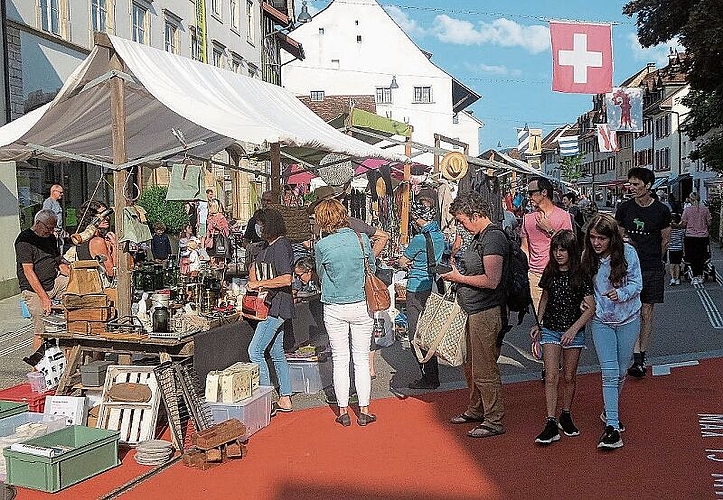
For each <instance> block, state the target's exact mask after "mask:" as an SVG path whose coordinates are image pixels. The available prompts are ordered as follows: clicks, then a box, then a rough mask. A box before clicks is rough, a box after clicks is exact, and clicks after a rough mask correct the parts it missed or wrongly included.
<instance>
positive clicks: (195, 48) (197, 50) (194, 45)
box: [188, 26, 201, 61]
mask: <svg viewBox="0 0 723 500" xmlns="http://www.w3.org/2000/svg"><path fill="white" fill-rule="evenodd" d="M188 31H189V33H190V34H191V59H193V60H194V61H200V60H201V45H200V44H199V43H198V33H196V27H195V26H190V27H189V28H188Z"/></svg>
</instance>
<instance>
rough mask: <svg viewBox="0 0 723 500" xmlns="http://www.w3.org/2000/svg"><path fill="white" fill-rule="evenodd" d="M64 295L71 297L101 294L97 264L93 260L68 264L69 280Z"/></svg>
mask: <svg viewBox="0 0 723 500" xmlns="http://www.w3.org/2000/svg"><path fill="white" fill-rule="evenodd" d="M65 291H66V293H70V294H73V295H88V294H102V293H103V285H102V284H101V282H100V273H99V272H98V262H97V261H95V260H77V261H75V262H73V263H71V264H70V279H69V280H68V287H67V288H66V290H65Z"/></svg>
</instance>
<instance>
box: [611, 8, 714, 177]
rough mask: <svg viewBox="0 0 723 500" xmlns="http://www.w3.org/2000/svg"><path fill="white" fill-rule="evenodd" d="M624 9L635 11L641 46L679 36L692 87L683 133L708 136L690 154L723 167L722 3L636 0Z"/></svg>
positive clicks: (627, 11)
mask: <svg viewBox="0 0 723 500" xmlns="http://www.w3.org/2000/svg"><path fill="white" fill-rule="evenodd" d="M623 14H625V15H627V16H630V17H633V16H636V15H637V26H638V38H639V40H640V44H641V45H642V46H643V47H651V46H653V45H657V44H659V43H665V42H667V41H669V40H671V39H672V38H675V37H678V39H679V40H680V43H681V44H682V45H683V46H684V47H685V51H686V57H685V58H684V59H683V60H682V61H681V63H682V64H683V67H684V69H685V70H686V71H687V73H688V82H689V83H690V87H691V92H690V94H688V96H686V98H685V99H684V100H683V104H685V105H686V106H688V107H690V114H689V116H688V120H687V121H686V122H685V123H684V124H683V125H682V126H681V128H682V130H683V132H685V133H686V134H688V136H689V137H690V138H691V139H693V140H696V139H698V138H701V137H703V136H705V135H706V134H708V135H707V137H705V139H704V141H703V142H702V144H701V145H700V147H699V148H698V149H697V150H696V151H694V152H693V153H691V155H690V158H691V159H702V160H703V161H704V162H705V163H706V165H708V166H710V167H711V168H713V169H716V170H723V163H722V162H721V159H723V134H722V133H721V132H720V131H719V130H718V129H719V128H720V127H723V105H722V104H723V65H722V64H721V63H720V55H721V53H723V8H721V3H720V1H719V0H665V1H663V0H633V1H631V2H628V3H627V4H626V5H625V7H623Z"/></svg>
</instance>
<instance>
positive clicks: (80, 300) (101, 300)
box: [63, 293, 110, 309]
mask: <svg viewBox="0 0 723 500" xmlns="http://www.w3.org/2000/svg"><path fill="white" fill-rule="evenodd" d="M109 302H110V301H109V299H108V296H107V295H105V294H92V295H73V294H72V293H66V294H65V295H63V306H65V308H66V309H85V308H88V307H108V306H109Z"/></svg>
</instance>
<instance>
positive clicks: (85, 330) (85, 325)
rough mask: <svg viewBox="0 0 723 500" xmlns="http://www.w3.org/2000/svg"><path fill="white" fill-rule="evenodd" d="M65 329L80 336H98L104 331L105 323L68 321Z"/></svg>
mask: <svg viewBox="0 0 723 500" xmlns="http://www.w3.org/2000/svg"><path fill="white" fill-rule="evenodd" d="M66 329H67V330H68V331H69V332H70V333H78V334H81V335H100V334H101V333H103V332H105V331H106V322H105V321H68V323H67V325H66Z"/></svg>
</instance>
